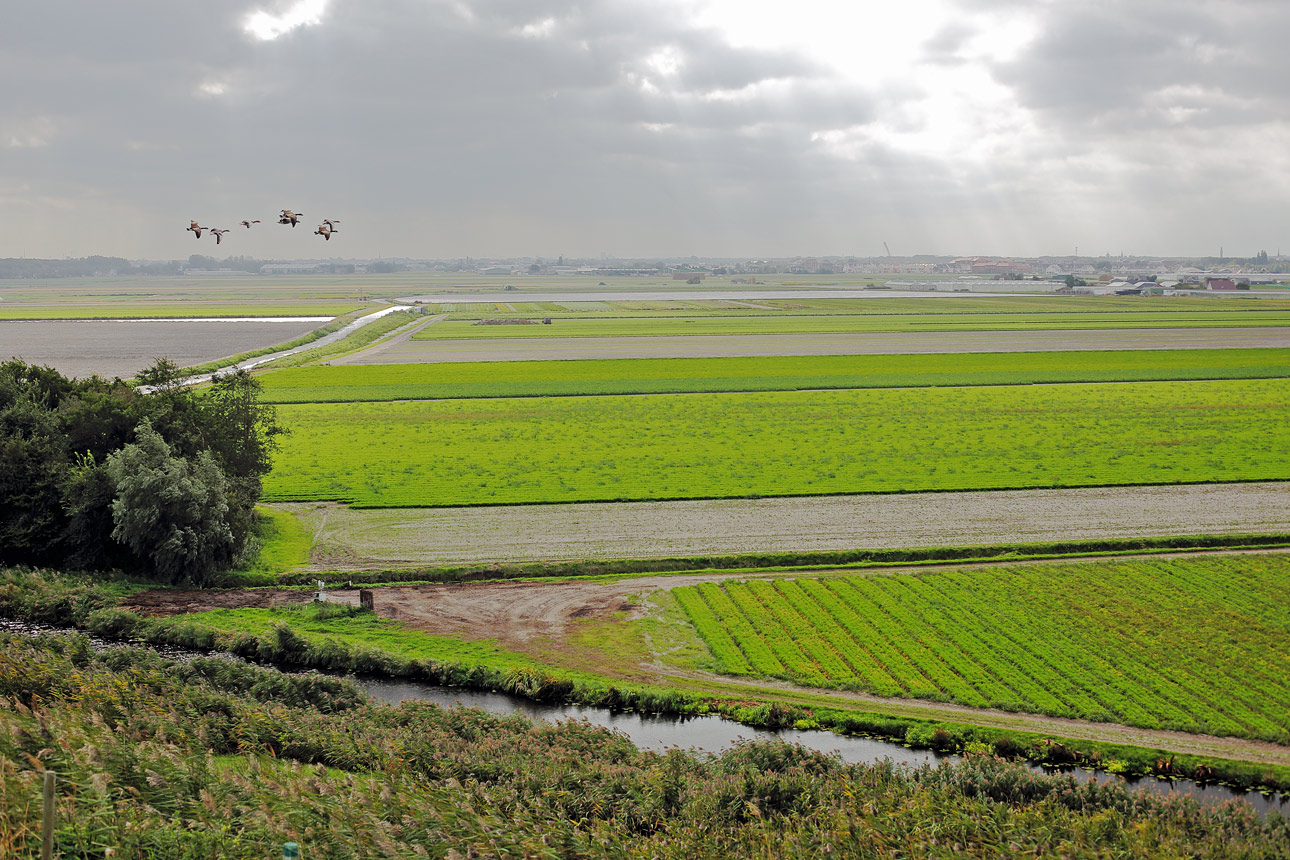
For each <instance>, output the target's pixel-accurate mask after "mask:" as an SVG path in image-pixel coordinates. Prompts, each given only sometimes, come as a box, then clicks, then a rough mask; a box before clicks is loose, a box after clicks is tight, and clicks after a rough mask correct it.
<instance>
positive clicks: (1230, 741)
mask: <svg viewBox="0 0 1290 860" xmlns="http://www.w3.org/2000/svg"><path fill="white" fill-rule="evenodd" d="M917 569H918V568H896V569H889V570H885V571H883V573H889V574H899V573H902V572H908V571H911V570H917ZM809 573H810V572H809V571H796V572H794V573H792V574H779V576H801V575H803V574H809ZM731 578H737V579H748V578H750V577H749V576H748V574H746V573H730V574H702V575H697V576H694V575H692V576H685V575H657V576H641V577H631V578H625V579H621V580H617V581H612V582H591V581H565V582H497V583H469V584H458V585H422V586H391V587H381V588H378V589H377V590H376V595H375V598H376V611H377V613H378V614H379V615H381V616H384V617H387V618H394V619H398V620H400V621H402V622H404V623H406V624H408V625H410V626H412V627H415V628H419V629H423V630H426V631H427V632H430V633H434V634H437V635H443V636H454V637H460V638H463V639H488V640H497V641H498V642H499V643H501V644H502V645H504V646H506V647H507V648H510V649H512V650H516V651H521V652H531V653H532V652H536V653H538V654H539V655H540V657H543V658H547V659H549V658H551V656H552V655H553V654H555V655H559V656H558V657H557V658H556V659H557V660H560V662H569V661H573V662H581V663H584V664H585V665H583V666H582V668H585V669H588V670H592V671H598V672H600V673H601V674H610V675H614V676H617V677H621V678H622V679H624V680H629V681H632V682H636V683H654V684H674V685H678V686H682V687H685V688H690V689H696V688H697V689H699V690H703V691H706V692H708V693H711V694H714V695H726V696H734V697H739V696H751V695H761V696H764V695H767V694H768V693H769V694H771V695H772V696H774V697H775V698H780V699H782V700H785V701H795V702H799V703H803V704H812V705H816V706H831V707H862V708H864V709H866V710H872V711H877V712H880V713H886V714H894V715H901V716H909V717H919V718H924V719H948V720H954V721H962V722H969V723H973V724H976V725H984V726H993V727H997V728H1004V729H1012V730H1014V731H1025V732H1037V733H1041V734H1047V735H1052V736H1055V737H1067V738H1080V739H1089V740H1098V741H1106V742H1111V743H1124V744H1133V745H1135V746H1143V747H1148V748H1159V749H1166V750H1170V751H1172V752H1180V753H1190V754H1194V755H1203V756H1213V757H1218V758H1228V759H1237V760H1242V761H1256V762H1271V763H1276V764H1290V747H1284V746H1278V745H1276V744H1270V743H1263V742H1259V741H1247V740H1241V739H1238V738H1220V737H1212V736H1208V735H1190V734H1186V733H1183V732H1171V731H1153V730H1149V729H1140V728H1134V727H1132V726H1122V725H1117V724H1111V723H1092V722H1084V721H1080V720H1069V719H1061V718H1056V717H1045V716H1042V715H1037V714H1019V713H1011V712H1008V711H997V710H990V709H976V708H969V707H966V706H963V705H953V704H946V703H942V702H927V701H921V700H913V699H888V698H882V697H879V696H871V695H867V694H864V693H849V692H840V691H828V690H819V689H814V688H808V687H799V686H796V685H793V684H788V683H784V682H775V681H766V680H749V679H739V678H731V677H726V676H721V675H715V674H711V673H705V672H694V671H682V670H676V669H672V668H670V667H667V666H664V665H661V664H658V663H651V664H648V665H640V666H628V665H623V664H622V663H621V661H605V660H604V659H603V657H602V658H601V659H600V660H599V661H598V662H587V661H588V656H587V655H585V654H582V653H581V652H580V649H578V648H574V647H570V646H569V645H568V643H567V642H566V640H565V635H566V633H567V632H568V631H569V629H570V628H571V627H573V626H574V625H575V624H576V623H577V622H579V621H587V620H601V621H604V620H609V619H611V618H613V617H614V616H616V615H618V614H619V613H622V612H625V611H628V610H633V609H634V608H636V607H639V606H640V605H641V601H642V599H643V598H644V596H645V595H648V594H650V593H652V592H655V591H658V590H660V589H669V588H676V587H680V586H684V585H693V584H695V583H698V582H712V581H719V580H722V579H731ZM310 596H311V595H310V593H309V592H306V591H301V590H253V591H252V590H236V591H219V590H202V591H177V590H169V589H156V590H152V591H145V592H141V593H139V594H136V595H134V596H133V597H132V598H131V599H130V601H129V603H128V604H127V608H130V609H134V610H135V611H138V612H141V613H143V614H146V615H174V614H179V613H184V612H197V611H201V610H205V609H215V608H242V607H268V606H270V605H272V604H274V603H276V604H286V603H303V602H305V601H307V600H308V599H309V598H310ZM329 599H330V600H332V601H335V602H340V603H347V604H357V602H358V592H357V591H356V590H354V589H345V590H338V591H332V592H329ZM560 658H567V659H564V660H561V659H560ZM591 659H592V661H595V658H594V656H593V657H592V658H591ZM614 663H617V665H614Z"/></svg>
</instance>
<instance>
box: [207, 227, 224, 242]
mask: <svg viewBox="0 0 1290 860" xmlns="http://www.w3.org/2000/svg"><path fill="white" fill-rule="evenodd" d="M210 231H211V235H212V236H214V237H215V244H216V245H218V244H219V240H220V239H223V238H224V234H225V233H227V232H228V231H227V230H221V229H220V228H218V227H211V228H210Z"/></svg>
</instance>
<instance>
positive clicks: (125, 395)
mask: <svg viewBox="0 0 1290 860" xmlns="http://www.w3.org/2000/svg"><path fill="white" fill-rule="evenodd" d="M139 380H140V382H141V385H140V387H138V388H136V387H134V386H133V385H130V384H129V383H125V382H122V381H121V380H119V379H114V380H111V381H108V380H104V379H102V378H100V377H97V376H91V377H89V378H87V379H68V378H66V377H64V376H62V375H61V374H59V373H58V372H57V371H55V370H52V369H50V368H47V367H36V366H32V365H28V364H26V363H24V362H22V361H20V360H18V359H13V360H10V361H6V362H3V363H0V563H7V564H40V565H58V566H68V567H81V568H91V569H106V568H113V567H116V568H124V569H136V570H140V571H145V572H148V573H151V574H153V575H155V576H158V577H161V578H164V579H166V580H168V581H171V582H182V581H187V582H193V583H198V584H201V583H205V582H207V581H209V579H210V577H211V576H212V575H213V573H214V572H215V571H216V570H218V569H219V568H221V567H226V566H228V565H229V564H231V563H233V562H234V561H235V560H236V559H237V558H238V556H239V554H240V553H242V552H243V550H244V549H245V548H246V547H247V545H248V538H249V537H250V535H251V533H252V529H253V525H254V523H253V509H254V506H255V503H256V502H257V501H258V500H259V498H260V486H261V479H262V478H263V476H264V475H265V474H266V473H267V472H268V471H269V468H270V466H271V459H272V455H273V450H274V448H275V446H276V437H277V436H278V435H279V434H281V433H282V432H283V430H282V428H281V427H280V426H279V425H278V423H277V419H276V416H275V414H274V411H273V409H272V407H270V406H268V405H266V404H263V403H261V402H260V383H259V381H258V380H256V379H255V378H254V377H253V376H251V375H250V374H249V373H247V372H246V371H243V370H236V371H233V372H231V373H228V374H225V375H222V376H217V377H216V378H215V380H214V381H213V383H212V385H211V386H210V387H209V388H207V389H202V390H194V389H191V388H188V387H185V386H184V385H183V373H182V370H181V369H180V368H179V367H177V366H176V365H175V364H174V363H173V362H170V361H167V360H165V359H159V360H158V361H157V362H156V363H155V364H153V365H152V366H151V367H149V368H146V369H145V370H144V371H142V372H141V373H140V374H139Z"/></svg>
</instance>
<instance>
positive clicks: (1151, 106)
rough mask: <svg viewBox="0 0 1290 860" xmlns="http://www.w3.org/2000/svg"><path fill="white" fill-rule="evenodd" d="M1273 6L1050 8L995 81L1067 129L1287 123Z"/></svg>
mask: <svg viewBox="0 0 1290 860" xmlns="http://www.w3.org/2000/svg"><path fill="white" fill-rule="evenodd" d="M1288 26H1290V5H1287V4H1285V3H1282V2H1280V0H1261V1H1260V2H1249V0H1233V2H1225V3H1210V2H1195V0H1139V2H1133V3H1114V4H1112V3H1078V4H1074V3H1072V4H1055V5H1053V6H1051V7H1049V8H1048V9H1047V10H1046V15H1045V16H1044V18H1043V19H1042V31H1041V34H1040V36H1039V38H1037V39H1036V40H1035V41H1034V42H1032V43H1031V44H1030V45H1029V47H1028V48H1027V50H1026V51H1025V52H1024V53H1023V54H1022V55H1021V56H1020V57H1018V58H1017V59H1016V60H1015V61H1012V62H1009V63H1004V64H1001V65H1000V66H999V67H998V68H997V71H996V74H997V76H998V77H999V79H1000V80H1001V81H1003V82H1004V83H1006V84H1008V85H1010V86H1012V87H1014V88H1015V90H1016V92H1017V95H1018V98H1019V100H1020V103H1021V104H1022V105H1024V106H1025V107H1027V108H1030V109H1032V110H1036V111H1039V112H1041V113H1043V114H1044V115H1045V116H1047V117H1050V118H1051V119H1053V120H1054V121H1057V122H1060V123H1062V124H1064V125H1067V126H1075V127H1079V126H1084V127H1090V126H1097V127H1101V126H1103V125H1106V124H1113V123H1117V122H1121V123H1127V122H1133V123H1136V124H1138V125H1139V126H1143V125H1145V126H1148V127H1150V126H1160V127H1169V126H1178V125H1183V126H1194V125H1198V124H1199V125H1214V124H1217V125H1223V124H1233V123H1237V122H1259V121H1262V120H1266V119H1273V118H1281V117H1284V116H1285V109H1286V107H1287V105H1288V104H1290V92H1288V91H1287V90H1286V88H1285V86H1284V81H1285V80H1286V76H1287V73H1290V54H1288V53H1287V52H1286V51H1285V50H1284V49H1283V48H1282V45H1281V43H1282V34H1284V33H1285V32H1286V31H1287V27H1288Z"/></svg>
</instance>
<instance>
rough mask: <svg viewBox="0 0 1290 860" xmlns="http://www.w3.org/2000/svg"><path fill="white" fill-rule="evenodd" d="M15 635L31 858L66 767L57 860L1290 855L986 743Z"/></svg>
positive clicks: (9, 684) (1186, 809)
mask: <svg viewBox="0 0 1290 860" xmlns="http://www.w3.org/2000/svg"><path fill="white" fill-rule="evenodd" d="M3 645H4V647H3V648H2V649H0V835H2V837H3V839H4V843H3V847H4V849H5V854H6V856H13V857H15V858H19V860H28V858H30V860H34V858H35V857H36V856H38V852H39V842H40V837H39V833H40V828H41V823H42V822H41V812H40V808H41V807H40V803H39V796H40V784H41V781H42V774H43V772H44V771H45V770H46V769H49V770H54V771H56V772H57V773H58V778H57V786H58V790H57V797H56V801H57V810H58V826H57V827H56V828H55V843H56V845H55V851H56V852H57V855H58V856H64V857H72V856H75V857H99V856H105V853H106V852H104V850H103V849H104V847H105V846H111V848H112V851H111V853H112V854H114V855H115V856H119V857H167V858H175V860H197V858H208V857H268V856H270V855H276V854H277V853H278V852H279V851H280V850H281V846H282V844H283V843H285V842H296V843H298V844H299V845H300V846H301V848H302V853H303V855H304V856H305V857H342V856H343V857H355V858H368V857H383V858H385V857H437V858H452V860H456V858H461V857H552V858H554V857H560V858H566V857H567V858H588V860H592V858H610V857H613V858H626V857H658V858H660V860H682V858H684V860H707V858H714V860H715V858H743V857H767V856H792V857H823V856H865V857H869V856H887V855H889V854H892V853H893V852H894V853H895V854H898V855H899V856H902V857H908V858H915V859H916V858H930V857H947V856H955V857H990V858H994V857H999V856H1001V855H1003V854H1007V856H1010V857H1039V856H1054V855H1059V854H1060V855H1061V856H1068V857H1072V858H1085V857H1090V858H1091V857H1105V856H1111V855H1114V856H1133V857H1142V858H1147V860H1152V859H1153V858H1166V857H1170V858H1172V857H1178V856H1183V855H1186V856H1190V857H1214V858H1219V857H1223V858H1246V857H1249V858H1254V857H1273V856H1287V854H1288V853H1290V828H1288V827H1287V823H1286V820H1285V819H1284V818H1282V817H1281V816H1276V815H1273V816H1269V817H1268V818H1266V819H1261V818H1260V817H1259V816H1257V815H1256V814H1255V813H1253V812H1252V811H1251V810H1250V809H1249V808H1248V807H1243V806H1241V805H1238V804H1230V805H1222V806H1216V807H1208V808H1202V807H1200V806H1198V805H1197V804H1196V803H1195V802H1192V801H1188V800H1183V799H1177V798H1162V797H1156V796H1150V795H1147V794H1145V793H1134V792H1130V791H1127V790H1126V789H1125V788H1124V787H1123V786H1121V785H1099V784H1097V783H1092V782H1079V781H1077V780H1075V779H1074V778H1072V777H1068V776H1041V775H1036V774H1033V773H1029V772H1027V771H1025V770H1023V769H1021V768H1018V767H1016V766H1013V765H1009V764H1007V763H1005V762H1004V761H1002V760H1001V759H999V758H997V757H994V756H991V755H989V754H988V753H986V752H984V751H982V752H970V753H969V754H968V755H967V757H966V759H965V761H964V762H962V763H961V764H957V765H948V764H945V765H941V766H939V767H937V768H933V769H921V770H917V771H912V772H910V771H905V770H904V769H900V768H897V767H894V766H892V765H891V764H890V763H879V764H875V765H850V766H848V765H843V764H842V763H840V762H839V761H837V760H836V759H832V758H830V757H828V756H824V755H821V754H818V753H813V752H809V751H805V750H801V749H798V748H794V747H790V746H786V745H783V744H777V743H769V744H768V743H755V744H747V745H743V746H741V747H739V748H737V749H735V750H733V751H731V752H728V753H726V754H724V755H722V756H720V757H718V758H715V759H712V760H706V759H703V758H699V757H696V756H693V755H690V754H687V753H684V752H682V751H680V750H672V751H669V752H667V753H652V752H644V751H641V750H637V749H635V748H634V747H633V746H632V745H631V744H630V743H628V742H627V741H626V740H625V739H624V738H623V737H621V736H620V735H615V734H614V733H612V732H609V731H607V730H604V729H600V728H594V727H591V726H588V725H585V724H580V723H577V722H570V723H565V724H563V725H559V726H549V725H534V724H532V723H530V722H529V721H527V720H524V719H521V718H504V717H496V716H492V715H489V714H486V713H483V712H481V711H462V710H445V709H441V708H438V707H435V706H429V705H424V704H421V703H405V704H403V705H401V706H399V707H398V708H388V707H382V706H374V705H372V704H371V703H370V702H368V701H367V700H366V699H365V697H363V696H362V695H361V693H359V692H358V691H357V690H356V689H355V688H354V687H353V685H352V684H348V683H346V682H342V681H339V680H335V679H327V678H317V677H283V676H281V675H278V674H277V673H275V672H272V671H270V670H266V669H262V668H257V667H252V666H241V665H238V664H235V663H232V662H230V661H227V660H201V659H199V660H193V661H189V662H183V663H180V662H176V661H168V660H164V659H162V658H159V657H157V656H156V655H155V654H152V653H149V652H147V651H144V650H141V649H134V648H121V649H112V650H109V651H107V652H104V653H101V654H99V653H94V652H93V651H91V650H90V649H88V648H87V647H86V643H85V641H84V640H83V639H82V638H79V637H73V638H50V637H43V638H40V639H37V640H34V641H33V640H14V639H6V640H5V641H4V642H3Z"/></svg>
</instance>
